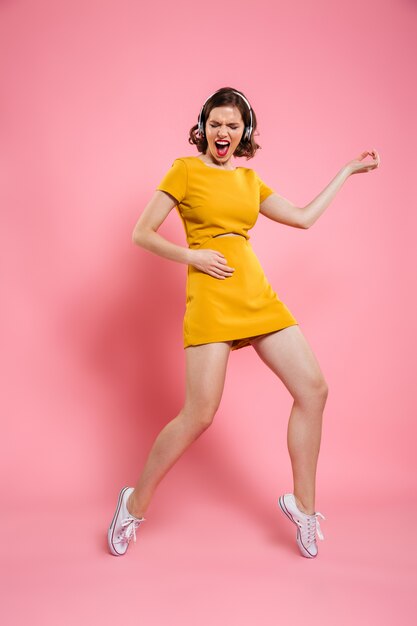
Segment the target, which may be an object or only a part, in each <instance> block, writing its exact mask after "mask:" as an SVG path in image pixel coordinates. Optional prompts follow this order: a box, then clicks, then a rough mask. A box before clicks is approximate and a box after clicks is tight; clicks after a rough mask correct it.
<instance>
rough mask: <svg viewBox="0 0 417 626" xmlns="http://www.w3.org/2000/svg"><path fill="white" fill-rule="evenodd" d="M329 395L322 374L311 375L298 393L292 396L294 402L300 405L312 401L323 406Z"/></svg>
mask: <svg viewBox="0 0 417 626" xmlns="http://www.w3.org/2000/svg"><path fill="white" fill-rule="evenodd" d="M328 395H329V386H328V384H327V381H326V379H325V378H324V377H323V375H322V374H320V373H317V374H314V375H312V376H311V377H310V378H309V379H308V381H307V382H306V383H305V384H304V385H303V387H302V389H301V390H300V392H299V393H297V394H295V395H294V400H296V401H298V402H299V403H301V404H310V403H311V401H312V400H315V401H316V402H319V403H320V404H322V405H323V406H324V405H325V403H326V400H327V397H328Z"/></svg>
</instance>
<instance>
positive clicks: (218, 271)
mask: <svg viewBox="0 0 417 626" xmlns="http://www.w3.org/2000/svg"><path fill="white" fill-rule="evenodd" d="M216 257H217V258H216V261H215V267H213V270H212V271H213V273H212V276H214V277H215V278H229V277H230V276H232V275H233V273H234V271H235V268H234V267H229V265H227V260H226V258H225V257H224V256H223V255H222V254H221V252H216Z"/></svg>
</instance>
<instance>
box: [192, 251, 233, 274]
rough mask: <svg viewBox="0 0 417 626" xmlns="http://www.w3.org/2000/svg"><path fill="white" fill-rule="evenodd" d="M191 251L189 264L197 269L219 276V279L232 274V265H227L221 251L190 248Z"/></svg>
mask: <svg viewBox="0 0 417 626" xmlns="http://www.w3.org/2000/svg"><path fill="white" fill-rule="evenodd" d="M190 252H191V253H192V256H191V262H190V265H193V266H194V267H195V268H197V269H198V270H201V271H202V272H205V273H206V274H209V275H210V276H213V277H214V278H220V279H221V280H223V279H225V278H228V277H230V276H232V275H233V272H234V271H235V270H234V268H233V267H229V266H228V265H227V261H226V259H225V257H224V256H223V255H222V253H221V252H218V251H217V250H207V249H204V250H190Z"/></svg>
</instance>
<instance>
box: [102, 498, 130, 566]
mask: <svg viewBox="0 0 417 626" xmlns="http://www.w3.org/2000/svg"><path fill="white" fill-rule="evenodd" d="M127 489H129V487H123V489H121V491H120V493H119V499H118V500H117V506H116V511H115V513H114V515H113V519H112V521H111V524H110V527H109V530H108V533H107V543H108V545H109V550H110V552H111V553H112V554H114V556H123V555H124V554H126V551H125V552H121V553H120V552H117V551H116V550H115V548H114V547H113V532H114V527H115V525H116V519H117V516H118V515H119V511H120V507H121V506H122V499H123V496H124V494H125V492H126V490H127Z"/></svg>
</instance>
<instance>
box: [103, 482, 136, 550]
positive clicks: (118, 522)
mask: <svg viewBox="0 0 417 626" xmlns="http://www.w3.org/2000/svg"><path fill="white" fill-rule="evenodd" d="M134 490H135V488H134V487H123V489H121V491H120V494H119V499H118V501H117V507H116V511H115V513H114V516H113V519H112V522H111V524H110V528H109V530H108V533H107V542H108V544H109V549H110V552H111V553H112V554H114V555H115V556H122V555H123V554H125V553H126V550H127V549H128V547H129V543H130V540H131V539H132V537H133V540H134V541H135V543H136V529H137V528H139V526H140V524H141V523H142V522H144V521H145V518H144V517H135V516H134V515H131V514H130V513H129V511H128V510H127V505H126V503H127V499H128V498H129V496H130V494H131V493H132V492H133V491H134Z"/></svg>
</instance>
